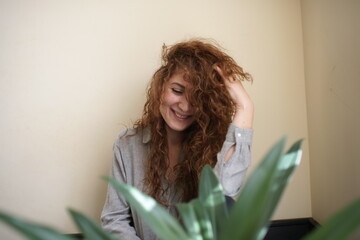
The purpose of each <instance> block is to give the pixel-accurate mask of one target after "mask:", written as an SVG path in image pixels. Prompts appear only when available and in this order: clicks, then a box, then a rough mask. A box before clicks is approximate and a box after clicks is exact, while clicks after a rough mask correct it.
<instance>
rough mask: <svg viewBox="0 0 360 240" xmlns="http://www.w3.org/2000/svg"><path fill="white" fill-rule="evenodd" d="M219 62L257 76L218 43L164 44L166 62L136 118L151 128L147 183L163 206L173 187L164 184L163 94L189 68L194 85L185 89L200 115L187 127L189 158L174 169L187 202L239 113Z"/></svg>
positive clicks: (236, 73)
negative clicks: (171, 82) (203, 170)
mask: <svg viewBox="0 0 360 240" xmlns="http://www.w3.org/2000/svg"><path fill="white" fill-rule="evenodd" d="M214 66H219V67H220V68H221V69H222V71H223V73H224V75H225V76H233V77H235V78H237V79H239V80H249V81H252V78H251V76H250V75H249V74H248V73H246V72H244V71H243V69H242V68H241V67H240V66H238V65H237V64H236V62H235V61H234V60H233V59H232V58H231V57H230V56H228V55H227V54H225V53H224V52H223V51H221V50H220V47H217V46H216V45H215V44H212V43H209V42H206V41H203V40H191V41H186V42H181V43H178V44H175V45H173V46H170V47H167V46H165V45H164V46H163V50H162V66H161V67H160V68H159V69H158V70H157V71H156V72H155V73H154V75H153V77H152V80H151V82H150V86H149V88H148V91H147V101H146V103H145V106H144V110H143V115H142V118H141V119H139V120H138V121H137V122H136V123H135V127H136V128H139V129H144V128H146V127H150V129H151V142H150V144H151V147H150V148H151V150H150V154H149V156H148V159H147V166H146V175H145V179H144V185H145V186H146V188H147V189H146V191H147V192H148V194H149V195H150V196H152V197H153V198H154V199H156V200H157V201H158V202H159V203H161V204H163V205H167V204H166V201H165V200H164V198H163V196H164V193H165V192H166V191H167V189H163V187H162V186H163V185H162V181H163V180H164V176H166V169H167V168H168V166H169V164H168V147H167V140H166V130H165V121H164V120H163V118H162V116H161V114H160V104H161V98H160V97H159V96H162V93H163V87H164V85H165V83H166V82H167V81H168V80H169V78H170V77H171V76H172V75H173V74H174V73H175V72H177V71H183V72H184V76H183V77H184V80H185V81H187V82H189V83H190V84H189V85H190V86H192V87H191V88H190V89H187V90H186V93H185V94H186V97H187V100H188V102H189V103H190V104H191V105H192V106H193V108H194V109H195V120H194V123H193V124H192V125H191V126H190V127H189V128H188V129H186V130H185V138H184V140H183V143H182V145H183V146H182V149H183V156H184V159H183V160H182V161H180V162H179V163H178V164H177V165H176V166H175V168H174V171H175V172H176V173H177V175H176V178H175V180H174V184H175V187H176V189H177V191H181V194H182V198H183V199H182V200H183V201H185V202H187V201H189V200H191V199H193V198H195V197H196V196H197V192H198V183H199V175H200V172H201V169H202V168H203V167H204V166H205V165H206V164H209V165H211V166H212V167H214V166H215V164H216V161H217V158H216V155H217V153H218V152H220V150H221V147H222V145H223V143H224V141H225V136H226V133H227V130H228V127H229V125H230V123H231V121H232V116H233V114H234V112H235V104H234V102H233V101H232V99H231V97H230V95H229V92H228V91H227V89H226V87H225V84H224V81H223V79H222V78H221V76H220V75H219V74H218V72H217V71H216V70H215V69H214Z"/></svg>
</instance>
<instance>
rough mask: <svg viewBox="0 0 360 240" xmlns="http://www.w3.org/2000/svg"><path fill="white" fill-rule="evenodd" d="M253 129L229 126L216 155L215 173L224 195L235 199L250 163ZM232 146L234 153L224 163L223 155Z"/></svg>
mask: <svg viewBox="0 0 360 240" xmlns="http://www.w3.org/2000/svg"><path fill="white" fill-rule="evenodd" d="M252 137H253V129H249V128H238V127H236V126H235V125H233V124H231V125H230V126H229V129H228V132H227V134H226V139H225V142H224V144H223V147H222V149H221V151H220V152H219V153H218V155H217V164H216V165H215V168H214V170H215V173H216V174H217V176H218V178H219V181H220V183H221V184H222V186H223V189H224V194H225V195H227V196H230V197H235V196H236V195H238V193H239V192H240V188H241V185H242V182H243V180H244V178H245V175H246V171H247V169H248V168H249V165H250V163H251V145H252ZM232 146H234V147H235V149H234V152H233V154H232V155H231V156H230V158H229V160H228V161H227V162H225V155H226V153H227V152H228V151H229V150H230V148H231V147H232Z"/></svg>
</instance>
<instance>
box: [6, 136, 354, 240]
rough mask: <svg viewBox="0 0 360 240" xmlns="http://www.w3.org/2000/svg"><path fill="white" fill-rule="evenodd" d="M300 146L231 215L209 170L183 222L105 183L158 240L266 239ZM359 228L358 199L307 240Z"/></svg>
mask: <svg viewBox="0 0 360 240" xmlns="http://www.w3.org/2000/svg"><path fill="white" fill-rule="evenodd" d="M301 142H302V141H298V142H296V143H295V144H294V145H293V146H292V147H291V148H290V149H289V151H288V152H286V153H285V154H284V153H283V148H284V145H285V139H284V138H283V139H281V140H280V141H279V142H278V143H277V144H276V145H275V146H274V147H273V148H272V149H271V150H270V151H269V153H268V154H267V155H266V156H265V158H264V159H263V161H262V162H261V163H260V165H259V166H258V167H257V168H256V169H255V170H254V172H253V173H252V175H251V176H250V177H249V179H248V180H247V182H246V184H245V186H244V188H243V190H242V191H241V193H240V195H239V198H238V199H237V201H236V202H235V203H234V205H233V206H232V208H231V209H230V210H229V209H228V208H227V207H226V203H225V196H224V194H223V189H222V186H221V185H220V183H219V182H218V180H217V178H216V176H215V174H214V173H213V171H212V169H211V167H210V166H205V167H204V168H203V170H202V173H201V179H200V186H199V195H198V198H196V199H194V200H192V201H191V202H189V203H180V204H178V205H177V207H178V210H179V213H180V220H179V221H178V220H177V219H175V218H174V217H173V216H171V215H170V214H169V213H168V212H167V211H166V209H164V208H163V207H162V206H161V205H159V204H158V203H157V202H156V201H155V200H154V199H152V198H151V197H149V196H147V195H145V194H143V193H142V192H140V191H139V190H137V189H136V188H134V187H132V186H129V185H126V184H124V183H120V182H117V181H116V180H114V179H110V178H105V179H106V180H107V181H109V182H110V184H111V185H112V186H113V187H114V188H115V189H116V190H117V191H119V192H120V193H121V194H122V195H123V196H124V197H125V199H126V200H127V201H128V202H129V204H131V205H132V206H133V207H134V208H135V209H136V211H137V212H138V213H139V214H140V215H141V216H142V217H143V218H144V219H145V221H146V222H147V223H148V225H149V226H150V227H151V229H152V230H153V231H154V232H155V233H156V235H157V236H158V237H159V238H160V239H163V240H234V239H239V240H240V239H242V240H261V239H263V238H264V236H265V235H266V232H267V230H268V226H269V223H270V218H271V216H272V214H273V213H274V210H275V209H276V206H277V204H278V202H279V200H280V197H281V195H282V193H283V191H284V189H285V187H286V185H287V183H288V180H289V178H290V176H291V175H292V173H293V172H294V170H295V168H296V166H297V165H298V164H299V163H300V159H301ZM69 212H70V214H71V217H72V218H73V220H74V221H75V223H76V224H77V226H78V228H79V230H80V231H81V232H82V233H83V235H84V237H85V239H87V240H115V239H117V238H116V237H114V236H113V235H111V234H110V233H107V232H106V231H104V230H103V229H102V228H101V227H100V226H99V225H98V224H96V223H95V222H94V221H93V220H91V219H88V218H87V217H86V216H84V215H82V214H80V213H79V212H76V211H74V210H69ZM0 220H2V221H3V222H5V223H6V224H8V225H9V226H11V227H13V228H15V229H16V230H17V231H18V232H19V233H21V234H23V235H24V236H25V237H26V238H27V239H30V240H71V239H73V240H74V238H72V237H69V236H65V235H64V234H61V233H59V232H57V231H56V230H53V229H51V228H48V227H45V226H40V225H36V224H33V223H29V222H26V221H23V220H21V219H19V218H16V217H13V216H11V215H9V214H6V213H3V212H0ZM359 226H360V199H359V200H357V201H355V202H354V203H352V204H350V205H348V206H347V207H345V208H344V209H343V210H342V211H340V212H338V213H337V214H335V215H334V216H333V217H331V218H330V219H329V220H328V221H327V222H325V223H324V225H323V226H322V227H319V228H318V229H316V230H314V231H313V232H311V233H310V234H308V235H307V236H306V237H305V238H304V240H323V239H327V240H329V239H334V240H335V239H336V240H341V239H347V237H349V236H350V235H351V234H352V233H353V232H354V231H355V230H356V229H358V228H359ZM124 240H126V239H124Z"/></svg>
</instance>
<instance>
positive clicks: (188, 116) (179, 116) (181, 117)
mask: <svg viewBox="0 0 360 240" xmlns="http://www.w3.org/2000/svg"><path fill="white" fill-rule="evenodd" d="M172 111H173V113H174V114H175V116H176V117H177V118H178V119H181V120H186V119H189V118H190V117H191V116H192V115H182V114H179V113H177V112H175V111H174V110H172Z"/></svg>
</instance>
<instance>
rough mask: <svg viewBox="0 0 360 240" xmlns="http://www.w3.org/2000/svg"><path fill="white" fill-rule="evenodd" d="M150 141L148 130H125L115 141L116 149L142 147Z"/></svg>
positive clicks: (131, 128)
mask: <svg viewBox="0 0 360 240" xmlns="http://www.w3.org/2000/svg"><path fill="white" fill-rule="evenodd" d="M149 139H150V131H149V129H148V128H145V129H141V128H134V127H130V128H125V129H123V130H121V131H120V132H119V133H118V135H117V137H116V140H115V147H117V148H122V147H126V148H129V147H131V148H132V147H134V146H142V145H145V144H147V143H148V141H149Z"/></svg>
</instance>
